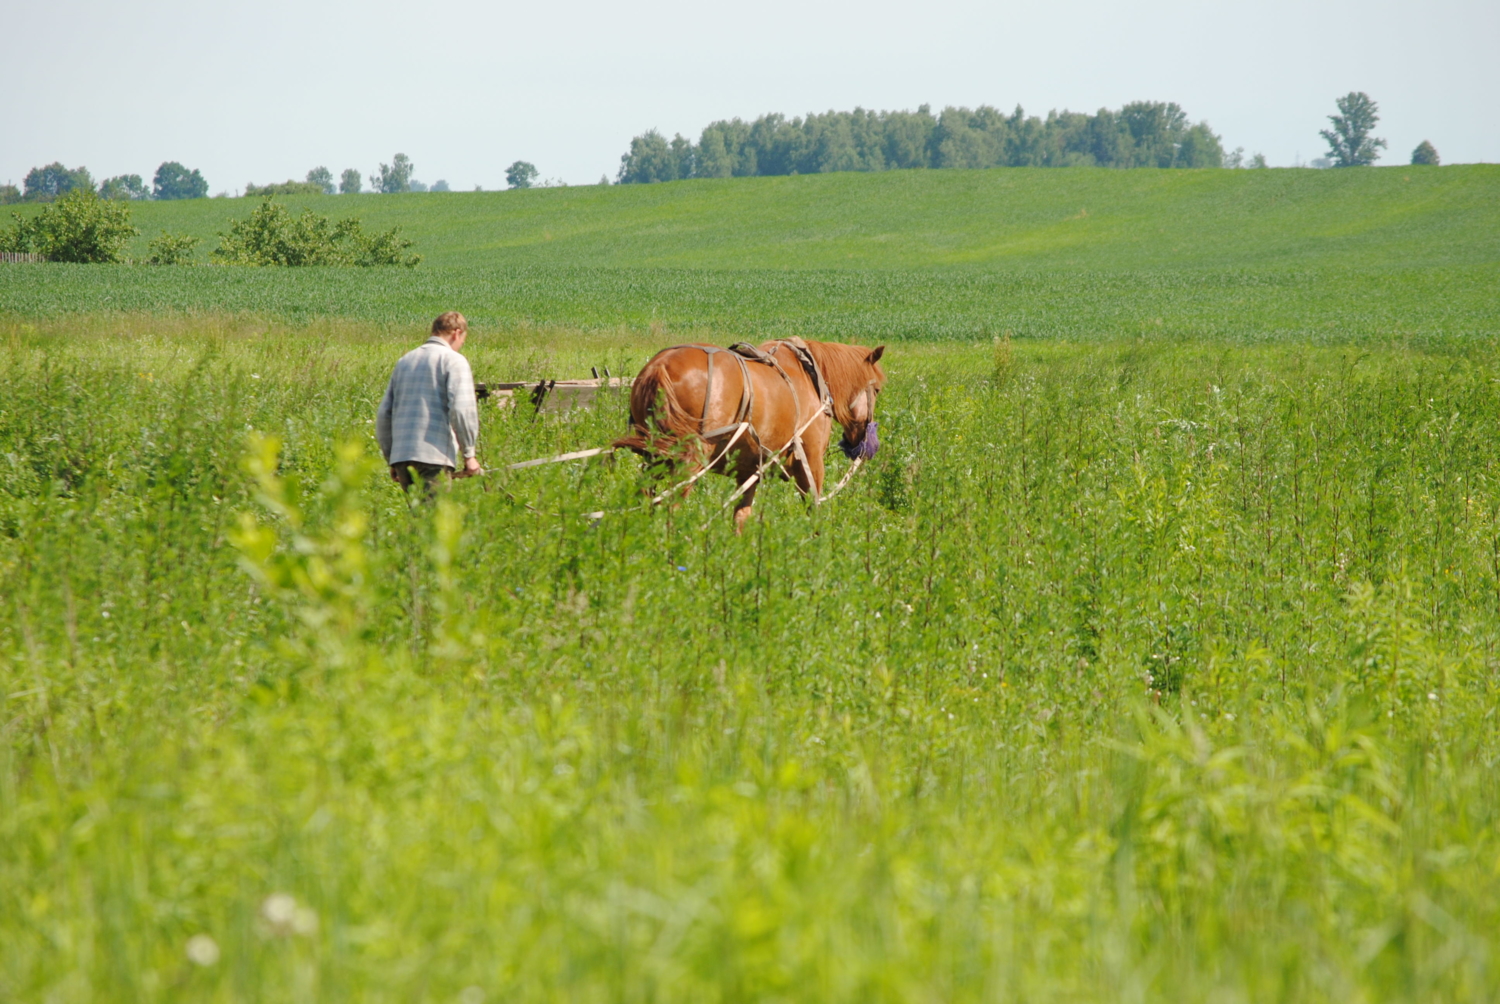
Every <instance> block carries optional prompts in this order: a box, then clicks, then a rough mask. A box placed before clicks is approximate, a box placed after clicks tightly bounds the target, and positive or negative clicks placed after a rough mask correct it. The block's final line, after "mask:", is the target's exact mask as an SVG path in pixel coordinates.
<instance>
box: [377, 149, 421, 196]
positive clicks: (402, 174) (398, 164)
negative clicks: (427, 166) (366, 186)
mask: <svg viewBox="0 0 1500 1004" xmlns="http://www.w3.org/2000/svg"><path fill="white" fill-rule="evenodd" d="M412 167H413V164H412V162H411V158H410V157H408V156H407V155H406V154H404V153H398V154H396V156H394V157H392V158H391V162H390V163H389V164H381V165H380V170H378V171H376V172H375V174H374V175H373V176H372V177H371V178H370V184H371V185H373V186H374V187H375V191H377V192H385V193H387V194H394V193H396V192H406V191H410V190H411V172H412Z"/></svg>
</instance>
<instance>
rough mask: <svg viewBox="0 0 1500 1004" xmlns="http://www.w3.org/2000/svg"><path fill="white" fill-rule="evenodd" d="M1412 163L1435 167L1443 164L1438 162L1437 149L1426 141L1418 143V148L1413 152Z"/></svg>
mask: <svg viewBox="0 0 1500 1004" xmlns="http://www.w3.org/2000/svg"><path fill="white" fill-rule="evenodd" d="M1411 162H1412V163H1413V164H1430V165H1432V166H1433V167H1436V166H1437V165H1438V164H1439V163H1441V161H1439V160H1438V152H1437V147H1435V146H1433V145H1432V144H1431V143H1429V142H1427V141H1426V140H1425V139H1424V140H1423V141H1422V142H1420V143H1418V144H1417V148H1416V149H1415V150H1413V151H1412V152H1411Z"/></svg>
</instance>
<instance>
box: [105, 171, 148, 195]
mask: <svg viewBox="0 0 1500 1004" xmlns="http://www.w3.org/2000/svg"><path fill="white" fill-rule="evenodd" d="M99 197H100V198H101V199H121V200H125V201H128V202H143V201H145V200H146V199H149V198H151V189H149V188H147V187H146V182H145V181H143V180H142V179H141V176H140V175H139V174H120V175H116V176H115V177H113V178H105V179H104V180H103V181H101V182H99Z"/></svg>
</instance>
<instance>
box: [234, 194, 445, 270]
mask: <svg viewBox="0 0 1500 1004" xmlns="http://www.w3.org/2000/svg"><path fill="white" fill-rule="evenodd" d="M400 229H401V228H400V227H393V228H392V229H390V230H388V231H385V232H383V233H376V234H366V233H365V231H364V228H363V227H362V226H361V225H360V222H359V220H357V219H353V218H347V219H342V220H339V221H338V222H337V223H335V222H334V221H333V220H331V219H330V218H328V217H327V216H321V215H319V214H317V213H314V212H313V211H312V210H311V209H304V210H303V211H302V214H301V215H300V216H296V217H294V216H292V215H291V213H289V212H287V210H286V207H285V206H282V205H281V204H280V203H276V202H271V201H269V200H268V201H266V202H264V203H262V204H261V205H260V206H259V207H258V208H257V209H256V210H255V211H254V212H252V213H251V214H250V216H249V217H248V218H247V219H244V220H237V221H234V222H233V223H231V225H230V228H229V232H228V233H221V234H220V237H221V238H222V240H221V241H220V242H219V246H218V247H217V248H215V249H214V251H213V257H214V259H215V260H216V261H219V262H221V263H223V264H226V265H283V266H309V265H338V266H365V267H370V266H375V265H404V266H406V267H407V268H414V267H415V266H416V265H417V263H418V262H420V261H421V260H422V257H421V255H407V254H406V251H407V249H408V248H410V247H411V246H412V242H411V241H410V240H407V239H406V238H404V237H402V236H401V233H400Z"/></svg>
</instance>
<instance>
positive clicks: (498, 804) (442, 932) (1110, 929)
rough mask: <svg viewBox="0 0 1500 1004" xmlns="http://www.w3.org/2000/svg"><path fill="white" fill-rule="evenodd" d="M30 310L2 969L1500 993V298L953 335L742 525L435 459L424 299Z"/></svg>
mask: <svg viewBox="0 0 1500 1004" xmlns="http://www.w3.org/2000/svg"><path fill="white" fill-rule="evenodd" d="M0 344H3V346H4V348H3V354H0V366H3V368H4V377H3V379H4V385H5V386H6V387H7V389H8V390H7V394H6V395H5V396H4V399H3V400H0V570H3V574H0V624H3V625H4V628H3V635H0V637H3V638H4V639H5V645H4V647H3V649H0V694H3V695H4V711H3V716H0V728H3V733H0V734H3V736H4V739H3V742H0V997H5V998H7V999H16V1000H27V1001H30V1000H35V1001H42V1000H49V1001H50V1000H57V1001H73V1000H85V999H99V998H105V999H131V1000H221V1001H227V1000H246V1001H250V1000H277V999H288V998H294V997H298V998H304V999H321V1000H370V1001H379V1000H393V1001H394V1000H403V1001H409V1000H433V1001H439V1000H455V999H458V1000H462V1001H467V1002H473V1001H478V1000H482V999H487V1000H492V1001H494V1000H506V1001H510V1000H563V999H566V1000H693V1001H698V1000H723V1001H732V1000H765V999H772V998H775V999H784V1000H808V1001H820V1002H823V1001H838V1000H849V1001H872V1000H875V1001H879V1000H945V1001H947V1000H971V999H972V1000H978V999H1027V1000H1046V999H1059V1000H1147V999H1172V1000H1186V1001H1198V1000H1201V1001H1224V1000H1265V999H1289V1000H1330V1001H1333V1000H1337V1001H1350V1000H1369V1001H1375V1000H1382V1001H1383V1000H1401V1001H1416V1000H1421V1001H1452V1000H1466V999H1467V1000H1484V999H1490V998H1493V997H1494V996H1495V995H1496V992H1497V989H1500V987H1497V984H1500V980H1497V976H1496V971H1495V969H1494V966H1493V963H1492V958H1493V955H1494V951H1495V949H1496V936H1495V933H1494V932H1495V931H1496V930H1500V909H1497V906H1496V904H1497V903H1500V895H1497V893H1500V877H1497V876H1500V864H1497V862H1500V845H1497V839H1496V838H1497V829H1496V823H1497V813H1500V809H1497V806H1500V799H1497V794H1500V792H1497V791H1496V787H1497V786H1496V780H1495V779H1496V776H1497V775H1496V772H1495V769H1494V765H1495V757H1496V752H1497V745H1496V739H1497V736H1496V725H1495V718H1494V708H1495V696H1496V695H1495V686H1496V684H1495V679H1496V677H1495V659H1496V642H1497V638H1500V450H1497V448H1496V446H1495V439H1494V436H1493V434H1492V433H1493V429H1494V427H1495V425H1496V421H1497V418H1500V397H1497V392H1496V387H1497V386H1500V384H1497V377H1500V372H1497V370H1496V368H1495V363H1494V348H1495V346H1494V343H1493V342H1491V341H1488V340H1484V341H1477V340H1458V339H1454V340H1441V339H1435V340H1432V341H1430V342H1429V343H1427V344H1424V345H1422V346H1421V347H1412V346H1410V345H1403V344H1400V343H1386V344H1382V345H1376V346H1337V345H1335V346H1314V345H1295V346H1291V345H1280V344H1271V345H1225V344H1220V343H1214V342H1204V341H1193V340H1179V341H1161V340H1157V341H1148V340H1141V339H1125V340H1107V341H1104V342H1100V343H1095V344H1090V345H1077V344H1060V343H1028V342H1014V343H1008V342H1003V341H1002V342H1000V343H999V344H998V345H996V346H994V347H992V346H991V345H990V344H987V343H986V344H983V345H978V346H976V345H973V344H933V345H900V346H896V347H894V348H892V349H891V350H890V351H889V352H888V354H887V362H888V368H889V370H890V373H891V382H890V384H889V385H888V388H887V392H886V393H885V394H884V395H883V397H882V403H881V408H882V415H881V419H882V440H883V442H884V443H885V446H884V448H883V450H882V452H881V454H880V455H879V457H878V458H877V461H876V462H875V464H874V465H873V466H872V467H871V469H870V470H869V471H867V472H866V473H864V474H862V475H861V476H860V477H859V478H857V479H856V480H855V482H854V484H853V487H851V489H850V490H849V491H848V492H847V493H846V494H845V495H843V496H841V497H839V498H838V499H836V500H835V501H833V502H832V503H830V504H829V505H827V506H824V507H822V508H820V509H817V510H814V511H810V512H809V511H805V510H804V507H803V506H802V505H801V503H799V502H798V501H797V500H796V499H795V498H794V496H793V493H792V492H791V490H790V489H789V488H788V487H787V486H785V485H773V486H771V487H770V488H769V489H768V490H766V491H765V492H764V493H762V497H761V499H760V500H759V501H758V502H757V510H758V511H759V512H760V513H761V514H762V515H761V518H759V519H757V520H755V521H754V522H753V523H752V524H751V527H750V529H749V532H747V534H746V535H745V536H744V537H742V538H736V537H734V536H733V535H732V533H731V532H730V526H729V520H728V518H727V516H726V515H725V513H724V512H723V511H722V510H721V508H720V502H721V501H722V499H723V498H724V497H725V496H726V495H727V491H728V485H727V483H722V480H721V479H710V480H711V481H720V482H721V483H717V484H715V483H709V484H706V485H705V486H704V489H703V490H702V491H699V492H696V493H695V494H694V495H693V497H691V498H690V499H689V500H688V501H687V502H686V503H684V504H683V505H682V506H680V507H678V508H676V509H674V510H670V511H656V512H652V511H649V510H647V509H646V508H645V506H644V505H643V503H642V497H641V492H640V489H641V487H642V483H641V475H640V474H639V472H638V470H637V468H636V466H635V464H634V463H633V462H631V461H629V460H627V459H625V458H621V459H620V460H618V461H617V462H615V463H612V464H611V463H604V462H593V463H588V464H580V465H559V466H556V467H549V468H544V469H541V470H529V471H524V472H509V473H500V474H497V475H495V476H494V477H492V478H488V479H486V480H484V481H483V482H470V483H464V484H461V485H458V486H456V487H455V489H454V490H453V491H452V492H451V493H449V494H447V495H445V496H444V497H443V498H442V499H441V500H440V501H439V502H438V503H437V504H436V505H431V506H428V505H415V506H412V505H410V504H409V503H408V500H406V499H405V498H404V497H403V496H402V495H401V493H400V491H399V490H398V489H397V488H395V487H394V486H393V485H391V484H390V483H389V481H388V480H386V479H385V478H384V476H383V473H382V472H381V471H380V470H379V469H378V467H377V465H376V463H375V462H374V458H373V453H374V450H373V444H372V443H371V426H370V419H371V417H372V413H373V408H374V404H375V401H376V399H377V397H378V394H379V392H380V390H381V388H382V386H383V381H384V378H385V375H386V373H387V371H388V368H389V366H390V364H391V362H392V360H393V359H394V356H395V354H396V353H397V352H398V351H399V350H400V349H401V348H403V347H404V345H405V344H406V340H405V339H404V338H403V337H402V336H401V335H400V333H398V332H380V331H371V330H367V329H364V328H362V327H360V326H357V325H352V324H340V323H326V324H321V325H317V326H310V327H306V328H292V329H285V328H271V329H267V328H265V327H264V326H260V325H254V324H251V323H250V322H247V321H244V320H243V319H238V320H236V319H228V320H220V319H199V320H192V319H180V320H177V321H152V322H146V321H139V320H132V319H130V318H121V319H115V320H98V319H93V320H84V321H77V320H74V321H57V322H40V321H39V322H34V323H33V324H32V325H28V326H23V325H20V324H18V323H8V324H6V326H5V327H4V328H0ZM654 347H656V342H655V341H654V340H652V339H651V338H650V337H642V336H639V335H632V334H630V333H628V332H627V333H617V334H600V335H594V336H590V337H587V338H585V337H582V336H576V335H568V334H566V333H548V334H546V335H541V334H538V333H536V332H529V331H526V330H505V331H491V332H481V333H479V335H478V337H476V338H474V339H473V340H472V341H471V346H470V352H471V355H472V357H473V358H474V361H475V368H476V372H477V373H478V375H479V376H480V377H481V378H490V379H495V378H506V377H511V376H529V375H533V374H536V373H538V371H542V372H553V373H556V372H559V371H562V370H569V371H577V370H580V369H582V368H584V367H586V366H588V365H591V364H595V365H597V364H601V363H603V364H608V365H611V367H612V368H613V369H614V370H615V371H623V370H625V369H626V368H627V367H629V366H630V365H631V364H632V362H633V361H634V362H638V361H639V360H640V359H642V358H644V356H645V354H646V353H647V352H648V351H650V350H651V349H653V348H654ZM621 421H622V410H621V408H620V406H619V405H618V403H614V404H610V403H606V404H604V405H601V407H600V408H599V409H597V410H596V411H593V412H582V413H575V414H572V415H568V416H561V417H542V418H540V419H536V420H533V419H532V418H531V417H530V416H529V415H527V414H526V413H525V411H524V410H521V411H515V412H502V411H499V410H496V409H487V410H486V411H485V413H484V428H483V438H482V450H481V456H482V458H483V459H484V460H486V461H487V462H488V463H489V464H491V465H495V464H498V463H499V462H501V461H505V460H512V459H520V458H523V457H530V456H538V455H543V454H546V453H549V452H553V451H556V450H559V449H561V448H565V447H576V446H584V445H593V444H595V443H599V442H603V441H605V440H607V439H608V438H609V437H610V436H612V435H615V434H617V431H618V429H619V428H620V423H621ZM837 463H838V464H841V463H842V460H839V461H837ZM598 509H605V510H608V515H606V516H605V517H604V518H603V519H601V520H597V521H595V520H590V519H586V518H583V514H585V513H587V512H590V511H593V510H598ZM288 897H289V898H288ZM210 947H211V948H212V949H213V950H212V951H209V948H210ZM194 958H196V959H197V960H198V961H196V962H195V961H193V959H194ZM204 963H209V964H204Z"/></svg>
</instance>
